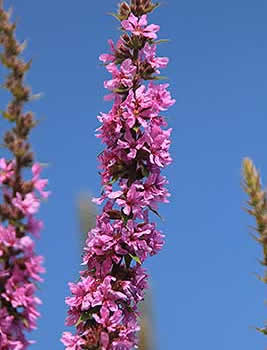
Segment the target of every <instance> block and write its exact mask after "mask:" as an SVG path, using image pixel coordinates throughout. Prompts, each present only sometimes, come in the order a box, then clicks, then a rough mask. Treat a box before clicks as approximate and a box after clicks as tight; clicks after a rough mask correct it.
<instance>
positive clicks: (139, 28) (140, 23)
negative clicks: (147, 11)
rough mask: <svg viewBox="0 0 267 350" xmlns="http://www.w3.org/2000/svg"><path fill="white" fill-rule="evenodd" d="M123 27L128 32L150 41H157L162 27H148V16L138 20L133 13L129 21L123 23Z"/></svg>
mask: <svg viewBox="0 0 267 350" xmlns="http://www.w3.org/2000/svg"><path fill="white" fill-rule="evenodd" d="M121 26H122V28H123V29H125V30H128V31H129V32H131V33H133V34H134V35H137V36H139V35H142V36H144V37H146V38H149V39H156V38H157V34H156V33H157V32H158V31H159V29H160V27H159V26H158V25H155V24H150V25H149V26H147V15H143V16H141V17H140V18H139V19H138V17H136V16H135V15H134V14H132V13H131V14H130V16H129V18H128V19H127V20H124V21H122V22H121Z"/></svg>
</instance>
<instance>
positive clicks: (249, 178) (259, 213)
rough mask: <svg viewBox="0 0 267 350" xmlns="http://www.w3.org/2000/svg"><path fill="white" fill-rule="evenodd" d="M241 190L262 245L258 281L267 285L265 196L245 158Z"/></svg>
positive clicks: (265, 330) (248, 161) (253, 170)
mask: <svg viewBox="0 0 267 350" xmlns="http://www.w3.org/2000/svg"><path fill="white" fill-rule="evenodd" d="M243 177H244V182H243V188H244V190H245V192H246V193H247V194H248V196H249V201H248V205H249V208H248V209H247V212H248V213H249V214H250V215H252V216H254V217H255V219H256V224H257V226H256V228H255V230H256V232H257V233H258V236H257V237H255V238H256V240H257V241H258V242H259V243H260V244H261V245H262V248H263V260H262V261H261V263H262V265H263V266H264V267H265V271H264V276H263V277H260V280H261V281H263V282H264V283H266V284H267V270H266V266H267V194H266V192H265V191H264V190H263V189H262V185H261V180H260V174H259V173H258V171H257V169H256V168H255V166H254V164H253V162H252V160H250V159H249V158H245V159H244V161H243ZM258 331H260V332H262V333H263V334H265V335H267V325H265V327H264V328H258Z"/></svg>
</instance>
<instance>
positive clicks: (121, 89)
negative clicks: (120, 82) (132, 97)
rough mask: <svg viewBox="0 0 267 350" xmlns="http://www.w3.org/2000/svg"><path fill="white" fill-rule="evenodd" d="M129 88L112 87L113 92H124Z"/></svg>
mask: <svg viewBox="0 0 267 350" xmlns="http://www.w3.org/2000/svg"><path fill="white" fill-rule="evenodd" d="M128 91H129V89H128V88H118V89H114V90H113V92H115V93H117V94H125V93H126V92H128Z"/></svg>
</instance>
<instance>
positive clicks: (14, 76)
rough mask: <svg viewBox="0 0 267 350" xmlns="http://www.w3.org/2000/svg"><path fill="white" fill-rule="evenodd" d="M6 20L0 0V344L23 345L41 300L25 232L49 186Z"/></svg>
mask: <svg viewBox="0 0 267 350" xmlns="http://www.w3.org/2000/svg"><path fill="white" fill-rule="evenodd" d="M9 20H10V13H8V12H6V11H5V10H4V9H3V2H2V1H1V2H0V46H1V51H0V59H1V62H2V64H3V65H4V66H5V67H6V68H7V69H8V71H9V74H8V76H7V78H6V81H5V82H4V87H5V88H6V89H7V90H8V91H9V92H10V93H11V95H12V100H11V102H10V103H9V104H8V106H7V108H6V110H5V111H3V112H2V115H3V118H4V119H6V120H7V121H9V122H10V123H11V124H12V129H11V130H10V131H7V132H6V134H5V135H4V142H3V143H4V146H5V147H6V148H7V149H8V150H9V151H10V154H11V158H10V159H7V158H4V157H2V158H0V191H1V202H0V349H1V350H24V349H26V348H27V347H28V345H29V344H30V343H32V341H29V340H27V338H26V336H25V331H31V330H33V329H35V328H36V320H37V318H38V317H39V312H38V311H37V305H38V304H40V303H41V301H40V300H39V298H37V296H36V289H37V286H36V283H37V282H40V281H42V278H41V277H40V274H41V273H43V272H44V268H43V267H42V262H43V258H42V257H41V256H37V255H36V253H35V247H34V241H33V239H32V237H31V236H32V235H33V236H34V235H35V236H38V234H39V231H40V230H41V228H42V226H43V223H42V222H41V221H39V220H38V219H37V218H36V217H35V214H36V213H37V211H38V209H39V206H40V201H41V199H42V198H47V197H48V195H49V192H47V191H45V186H46V184H47V180H44V179H41V178H40V173H41V170H42V168H41V166H40V164H39V163H35V162H34V155H33V153H32V151H31V147H30V143H29V135H30V131H31V129H32V128H33V127H34V126H35V125H36V121H35V118H34V115H33V114H32V113H31V112H24V105H25V103H26V102H28V101H29V100H30V99H31V97H32V96H31V92H30V88H29V87H28V86H26V85H25V83H24V76H25V73H26V72H27V71H28V70H29V68H30V65H31V64H30V63H31V62H28V63H27V62H24V61H23V59H22V58H20V54H21V52H22V51H23V49H24V46H25V45H24V44H21V43H19V42H18V41H17V39H16V37H15V29H16V25H15V24H13V23H11V22H10V21H9ZM26 169H28V170H26ZM25 170H26V171H25ZM26 175H28V176H27V179H25V176H26Z"/></svg>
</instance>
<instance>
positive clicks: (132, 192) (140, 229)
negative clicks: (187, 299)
mask: <svg viewBox="0 0 267 350" xmlns="http://www.w3.org/2000/svg"><path fill="white" fill-rule="evenodd" d="M141 2H142V1H141ZM146 3H147V2H146ZM121 6H125V4H124V5H121ZM138 8H139V7H138ZM142 8H143V7H142V6H141V8H140V9H139V10H138V13H136V12H134V13H130V14H129V16H128V19H126V20H123V21H122V22H121V27H122V28H123V29H124V30H126V31H128V32H131V35H129V34H126V33H123V35H122V36H121V38H120V39H119V41H118V43H117V44H116V47H115V46H114V44H113V42H112V41H110V46H111V53H110V54H103V55H101V56H100V60H101V61H102V62H104V64H105V65H106V68H107V70H108V72H109V73H111V75H112V77H111V79H110V80H107V81H105V83H104V86H105V87H106V88H107V89H109V90H110V91H112V94H111V95H108V97H107V99H113V106H112V107H111V109H110V110H109V111H108V112H106V113H101V114H100V116H98V120H99V121H100V123H101V126H100V127H99V128H98V129H97V135H96V136H97V137H98V138H100V139H101V141H102V143H103V144H105V146H106V148H105V149H104V150H103V152H102V153H101V154H100V155H99V157H98V158H99V162H100V170H101V183H102V192H101V195H100V197H99V198H95V199H94V201H95V202H96V203H97V204H100V205H103V208H102V211H101V213H100V215H99V216H98V217H97V220H96V227H95V228H94V229H92V230H91V231H90V232H89V233H88V237H87V240H86V243H85V247H84V254H83V262H82V265H83V267H84V269H83V270H82V271H81V272H80V280H79V281H78V282H77V283H70V284H69V286H70V291H71V294H72V296H71V297H68V298H66V304H67V305H68V307H69V309H68V316H67V319H66V325H68V326H72V325H75V327H76V334H75V335H74V336H73V335H71V334H70V333H64V336H63V338H62V342H63V343H64V345H65V346H66V349H67V350H80V348H84V349H101V350H132V349H133V348H135V347H136V345H137V334H136V333H137V331H138V330H139V326H138V323H137V318H138V304H139V303H140V302H141V301H142V300H143V298H144V292H145V289H146V288H147V287H148V275H147V273H146V271H145V270H144V269H143V268H142V267H141V265H142V263H143V262H144V261H145V260H146V259H147V258H148V257H149V256H153V255H155V254H157V253H158V252H159V251H160V250H161V249H162V247H163V244H164V236H163V234H162V233H161V232H160V231H159V230H158V229H157V227H156V224H155V223H154V222H151V219H150V214H149V213H150V212H154V213H152V214H153V215H154V214H155V213H157V210H158V204H159V203H166V202H168V198H169V196H170V194H169V192H168V190H167V188H166V185H167V183H168V182H167V179H166V178H165V177H164V176H162V175H161V170H162V169H163V168H165V167H166V166H167V165H168V164H170V162H171V157H170V153H169V147H170V134H171V129H166V127H167V123H166V120H165V118H164V117H163V116H162V112H163V111H165V110H166V109H167V108H168V107H170V106H171V105H173V104H174V102H175V101H174V100H173V99H172V97H171V94H170V92H169V91H168V90H167V88H168V84H158V85H156V84H154V83H152V82H150V83H147V82H146V81H147V80H152V79H153V80H154V76H153V74H155V73H159V69H160V68H165V67H166V65H167V63H168V58H166V57H157V55H156V48H157V46H156V44H155V43H154V42H153V39H155V38H156V37H157V34H156V33H157V32H158V30H159V26H157V25H154V24H151V25H148V23H147V15H146V14H145V13H142V11H143V10H142ZM137 15H138V16H137ZM125 17H126V16H125ZM125 17H124V18H125ZM79 341H81V343H79Z"/></svg>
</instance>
